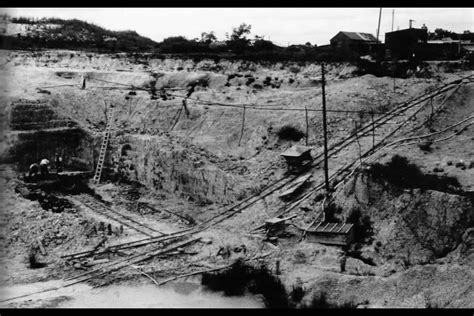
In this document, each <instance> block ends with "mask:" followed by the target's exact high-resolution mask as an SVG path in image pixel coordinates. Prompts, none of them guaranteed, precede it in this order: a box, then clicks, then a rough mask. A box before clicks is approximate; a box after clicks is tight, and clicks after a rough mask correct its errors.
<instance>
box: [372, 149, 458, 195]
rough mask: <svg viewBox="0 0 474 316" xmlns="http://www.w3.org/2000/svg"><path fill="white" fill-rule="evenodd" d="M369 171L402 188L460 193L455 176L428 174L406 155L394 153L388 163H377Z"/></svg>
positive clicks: (374, 176) (376, 176)
mask: <svg viewBox="0 0 474 316" xmlns="http://www.w3.org/2000/svg"><path fill="white" fill-rule="evenodd" d="M368 173H369V174H370V176H371V177H372V178H373V179H375V180H386V181H388V182H390V183H392V184H394V185H396V186H398V187H401V188H420V189H424V190H436V191H441V192H447V193H458V191H459V188H460V184H459V182H458V180H457V179H456V178H454V177H448V176H438V175H426V174H424V173H423V172H422V171H421V170H420V168H418V166H417V165H415V164H412V163H410V162H409V161H408V159H407V158H406V157H402V156H399V155H394V156H393V157H392V160H391V161H390V162H388V163H387V164H386V165H382V164H379V163H375V164H373V165H372V166H371V168H370V169H369V171H368Z"/></svg>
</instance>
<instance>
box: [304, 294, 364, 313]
mask: <svg viewBox="0 0 474 316" xmlns="http://www.w3.org/2000/svg"><path fill="white" fill-rule="evenodd" d="M356 307H357V304H356V303H355V302H353V301H347V302H343V303H341V304H339V303H329V302H328V300H327V295H326V292H321V293H319V294H315V295H314V296H313V298H312V300H311V303H310V304H309V305H306V306H303V308H325V309H329V308H337V309H341V308H343V309H347V308H356Z"/></svg>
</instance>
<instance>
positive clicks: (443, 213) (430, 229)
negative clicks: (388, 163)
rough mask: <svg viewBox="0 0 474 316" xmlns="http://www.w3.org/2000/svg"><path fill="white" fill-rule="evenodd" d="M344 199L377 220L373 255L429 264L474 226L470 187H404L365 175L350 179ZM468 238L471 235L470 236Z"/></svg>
mask: <svg viewBox="0 0 474 316" xmlns="http://www.w3.org/2000/svg"><path fill="white" fill-rule="evenodd" d="M342 196H343V197H342V198H340V199H339V201H340V203H341V205H343V206H344V208H345V209H346V210H353V209H356V208H358V209H360V210H361V212H362V214H365V215H367V216H369V218H370V219H371V221H372V223H373V229H374V241H373V248H372V251H369V252H371V254H370V256H372V257H374V258H379V259H378V261H379V263H382V262H384V261H386V260H391V261H392V260H393V261H399V262H402V263H403V264H404V265H406V266H412V265H416V264H426V263H430V262H433V261H434V260H436V259H438V258H442V257H445V256H446V255H447V254H448V253H450V252H452V251H454V250H455V249H456V248H457V247H458V246H459V245H460V244H461V243H462V241H463V234H465V233H466V231H467V230H468V229H469V228H470V227H472V226H473V225H474V205H473V203H472V196H470V195H469V193H468V192H462V191H460V192H459V193H458V194H456V193H453V192H442V191H437V190H429V189H427V190H426V189H422V188H400V187H398V186H394V185H393V184H390V183H387V182H386V183H381V182H380V181H375V180H374V179H372V178H371V177H370V176H369V175H367V174H359V175H358V176H356V178H355V179H354V180H353V181H350V182H348V183H347V184H346V187H345V190H344V194H342ZM466 238H467V237H466Z"/></svg>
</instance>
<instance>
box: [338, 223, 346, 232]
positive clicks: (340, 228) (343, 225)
mask: <svg viewBox="0 0 474 316" xmlns="http://www.w3.org/2000/svg"><path fill="white" fill-rule="evenodd" d="M345 226H346V224H344V223H342V226H341V227H339V229H338V230H337V231H336V233H339V232H340V231H341V230H342V229H343V228H344V227H345Z"/></svg>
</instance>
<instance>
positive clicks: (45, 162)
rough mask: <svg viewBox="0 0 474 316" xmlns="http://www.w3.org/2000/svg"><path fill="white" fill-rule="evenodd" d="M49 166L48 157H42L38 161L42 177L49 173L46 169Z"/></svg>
mask: <svg viewBox="0 0 474 316" xmlns="http://www.w3.org/2000/svg"><path fill="white" fill-rule="evenodd" d="M48 167H49V160H48V159H46V158H45V159H42V160H41V162H40V172H41V176H42V177H46V176H47V175H48V173H49V171H48Z"/></svg>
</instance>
